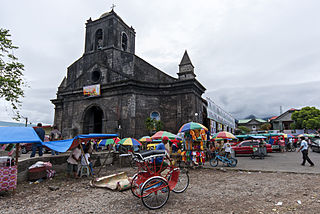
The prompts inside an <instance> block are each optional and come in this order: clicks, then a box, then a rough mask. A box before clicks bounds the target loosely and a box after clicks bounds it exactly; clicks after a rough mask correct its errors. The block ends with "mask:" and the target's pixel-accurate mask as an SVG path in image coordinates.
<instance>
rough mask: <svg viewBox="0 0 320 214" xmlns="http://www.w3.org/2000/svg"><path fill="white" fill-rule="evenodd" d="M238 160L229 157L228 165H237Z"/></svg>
mask: <svg viewBox="0 0 320 214" xmlns="http://www.w3.org/2000/svg"><path fill="white" fill-rule="evenodd" d="M237 163H238V160H237V159H235V158H229V162H228V166H231V167H235V166H237Z"/></svg>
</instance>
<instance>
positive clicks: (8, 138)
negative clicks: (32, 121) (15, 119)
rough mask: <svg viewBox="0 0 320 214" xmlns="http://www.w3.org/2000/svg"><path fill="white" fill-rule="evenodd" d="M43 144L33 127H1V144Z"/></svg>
mask: <svg viewBox="0 0 320 214" xmlns="http://www.w3.org/2000/svg"><path fill="white" fill-rule="evenodd" d="M9 143H41V140H40V138H39V137H38V135H37V133H36V132H35V130H34V129H33V128H32V127H0V144H9Z"/></svg>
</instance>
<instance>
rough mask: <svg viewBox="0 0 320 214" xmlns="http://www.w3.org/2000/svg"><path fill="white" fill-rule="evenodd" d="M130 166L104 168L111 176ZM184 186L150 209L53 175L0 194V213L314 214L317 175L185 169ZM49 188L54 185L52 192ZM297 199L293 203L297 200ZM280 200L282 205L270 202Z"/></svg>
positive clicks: (318, 201)
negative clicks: (162, 204)
mask: <svg viewBox="0 0 320 214" xmlns="http://www.w3.org/2000/svg"><path fill="white" fill-rule="evenodd" d="M115 171H118V172H120V171H126V172H128V175H132V174H133V173H134V171H133V170H132V169H129V168H126V169H117V170H112V171H111V170H110V171H104V173H103V174H105V175H107V174H112V173H113V172H115ZM189 176H190V185H189V187H188V189H187V191H186V192H184V193H182V194H175V193H173V192H171V193H170V198H169V200H168V203H167V204H166V205H165V206H164V207H163V208H161V209H160V210H156V211H150V210H148V209H147V208H146V207H144V206H143V204H142V202H141V200H140V199H138V198H135V197H134V196H133V195H132V193H131V191H130V190H128V191H124V192H113V191H109V190H106V189H98V188H91V187H90V186H89V180H90V179H88V178H82V179H67V178H65V176H64V175H62V174H61V175H57V176H56V177H55V178H54V179H52V180H46V181H44V182H42V183H39V184H29V183H28V182H24V183H20V184H19V185H18V188H17V191H16V194H15V195H12V194H8V193H2V194H0V207H1V209H0V213H28V214H31V213H158V212H161V213H319V210H320V185H319V175H315V174H293V173H261V172H260V173H259V172H244V171H228V170H227V171H224V170H216V169H195V170H189ZM50 186H56V187H59V189H58V190H56V191H52V190H50V189H49V187H50ZM298 201H299V202H301V203H299V202H298ZM278 202H282V205H276V204H277V203H278Z"/></svg>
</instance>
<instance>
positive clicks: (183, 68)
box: [178, 50, 196, 80]
mask: <svg viewBox="0 0 320 214" xmlns="http://www.w3.org/2000/svg"><path fill="white" fill-rule="evenodd" d="M178 76H179V80H186V79H194V78H195V77H196V75H195V74H194V66H193V65H192V63H191V60H190V58H189V55H188V52H187V50H186V51H185V52H184V54H183V57H182V60H181V62H180V64H179V73H178Z"/></svg>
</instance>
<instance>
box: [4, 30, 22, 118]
mask: <svg viewBox="0 0 320 214" xmlns="http://www.w3.org/2000/svg"><path fill="white" fill-rule="evenodd" d="M10 36H11V35H10V34H9V30H6V29H2V28H0V85H1V87H0V98H4V99H5V100H6V101H8V102H9V103H10V104H11V106H12V109H13V110H14V112H15V116H14V119H19V118H20V114H19V108H20V107H21V101H20V99H21V98H22V97H23V96H24V91H23V89H22V87H23V86H25V82H24V80H23V70H24V65H23V64H21V63H19V62H18V58H17V57H15V56H14V55H13V50H14V49H17V48H18V47H16V46H14V45H13V44H12V41H11V39H10Z"/></svg>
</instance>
